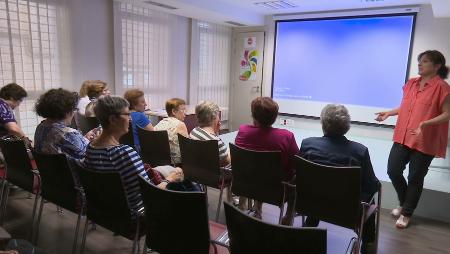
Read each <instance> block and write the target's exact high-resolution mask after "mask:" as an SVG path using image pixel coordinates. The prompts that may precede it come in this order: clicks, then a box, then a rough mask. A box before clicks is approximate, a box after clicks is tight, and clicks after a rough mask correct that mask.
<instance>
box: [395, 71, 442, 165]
mask: <svg viewBox="0 0 450 254" xmlns="http://www.w3.org/2000/svg"><path fill="white" fill-rule="evenodd" d="M420 80H421V78H420V77H418V78H412V79H410V80H409V81H408V82H407V83H406V84H405V85H404V86H403V99H402V103H401V105H400V109H399V112H398V119H397V124H396V125H395V130H394V138H393V140H394V142H396V143H400V144H403V145H405V146H407V147H409V148H411V149H415V150H417V151H419V152H422V153H425V154H428V155H433V156H436V157H445V153H446V151H447V136H448V122H445V123H442V124H438V125H431V126H427V127H425V128H424V129H423V130H422V132H421V133H420V134H419V135H412V134H411V130H414V129H417V128H418V127H419V124H420V123H421V122H423V121H426V120H429V119H432V118H435V117H436V116H438V115H440V114H441V113H442V106H443V104H444V100H445V98H446V97H447V96H448V95H449V94H450V87H449V85H448V84H447V83H446V82H445V81H444V80H443V79H441V78H440V77H439V76H437V75H436V76H435V77H433V78H432V79H430V80H429V81H428V82H427V83H426V84H425V86H424V88H423V90H422V91H419V87H420Z"/></svg>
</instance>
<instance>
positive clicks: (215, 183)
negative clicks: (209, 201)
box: [178, 134, 232, 221]
mask: <svg viewBox="0 0 450 254" xmlns="http://www.w3.org/2000/svg"><path fill="white" fill-rule="evenodd" d="M178 140H179V142H180V152H181V160H182V161H183V173H184V177H185V178H187V179H189V180H191V181H193V182H197V183H199V184H202V185H204V186H208V187H211V188H215V189H219V190H220V194H219V203H218V205H217V211H216V221H218V220H219V213H220V206H221V204H222V195H223V190H224V189H225V188H227V187H230V186H231V179H232V176H231V172H230V170H228V169H225V168H222V167H220V159H219V145H218V142H217V140H207V141H200V140H193V139H190V138H186V137H185V136H183V135H180V134H178ZM204 189H205V191H206V187H205V188H204Z"/></svg>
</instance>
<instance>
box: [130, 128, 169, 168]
mask: <svg viewBox="0 0 450 254" xmlns="http://www.w3.org/2000/svg"><path fill="white" fill-rule="evenodd" d="M138 136H139V143H140V146H141V158H142V161H143V162H145V163H148V164H150V165H151V166H152V167H157V166H164V165H170V164H171V163H172V162H171V159H170V146H169V135H168V134H167V131H147V130H144V129H142V128H139V127H138Z"/></svg>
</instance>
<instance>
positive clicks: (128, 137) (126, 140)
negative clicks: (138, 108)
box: [119, 121, 139, 148]
mask: <svg viewBox="0 0 450 254" xmlns="http://www.w3.org/2000/svg"><path fill="white" fill-rule="evenodd" d="M136 127H137V126H136ZM137 128H139V127H137ZM119 143H121V144H124V145H129V146H131V147H133V148H134V136H133V125H132V124H131V121H130V123H129V125H128V132H127V133H125V134H124V135H123V136H122V137H120V139H119Z"/></svg>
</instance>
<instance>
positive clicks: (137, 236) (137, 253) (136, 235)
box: [131, 217, 140, 254]
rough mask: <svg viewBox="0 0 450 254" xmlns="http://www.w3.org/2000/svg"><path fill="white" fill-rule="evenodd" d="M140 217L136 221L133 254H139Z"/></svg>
mask: <svg viewBox="0 0 450 254" xmlns="http://www.w3.org/2000/svg"><path fill="white" fill-rule="evenodd" d="M139 224H140V223H139V217H138V218H137V219H136V233H135V234H134V241H133V249H132V251H131V253H132V254H139V248H138V245H139V243H138V241H139Z"/></svg>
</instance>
